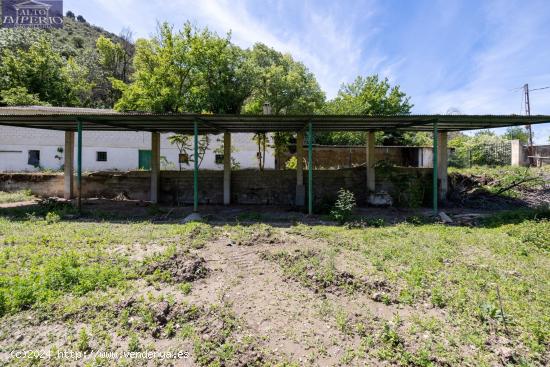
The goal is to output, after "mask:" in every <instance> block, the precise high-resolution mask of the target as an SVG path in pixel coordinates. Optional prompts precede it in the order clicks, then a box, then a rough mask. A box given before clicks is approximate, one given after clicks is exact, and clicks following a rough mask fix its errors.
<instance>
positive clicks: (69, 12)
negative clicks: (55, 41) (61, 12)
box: [65, 10, 75, 20]
mask: <svg viewBox="0 0 550 367" xmlns="http://www.w3.org/2000/svg"><path fill="white" fill-rule="evenodd" d="M65 16H66V17H67V18H71V19H73V20H74V19H75V15H74V13H73V12H72V11H70V10H68V11H67V13H66V14H65Z"/></svg>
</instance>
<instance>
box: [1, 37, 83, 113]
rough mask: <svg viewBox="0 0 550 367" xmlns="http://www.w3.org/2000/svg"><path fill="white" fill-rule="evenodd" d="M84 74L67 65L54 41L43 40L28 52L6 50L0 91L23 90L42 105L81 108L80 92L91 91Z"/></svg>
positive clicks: (2, 60)
mask: <svg viewBox="0 0 550 367" xmlns="http://www.w3.org/2000/svg"><path fill="white" fill-rule="evenodd" d="M85 73H86V71H85V70H83V69H82V68H79V67H78V66H77V65H75V64H74V63H71V62H69V63H67V62H66V61H65V60H64V59H63V58H62V57H61V56H60V55H59V54H58V53H57V52H55V51H54V50H53V49H52V45H51V41H50V40H49V39H48V38H46V37H42V38H41V39H40V40H38V41H37V42H35V43H33V44H32V45H31V46H30V48H29V49H28V51H27V50H25V49H16V50H10V49H4V52H3V54H2V58H1V60H0V75H1V77H0V90H13V88H24V89H25V90H26V91H27V93H28V94H30V95H34V96H36V97H38V99H39V101H41V102H46V103H50V104H52V105H57V106H64V105H68V106H74V105H82V101H81V100H80V99H79V98H80V97H81V94H80V93H81V92H83V91H84V90H86V89H88V86H86V80H85ZM77 77H78V79H77ZM19 90H20V91H21V90H22V89H19Z"/></svg>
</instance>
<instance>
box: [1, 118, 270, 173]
mask: <svg viewBox="0 0 550 367" xmlns="http://www.w3.org/2000/svg"><path fill="white" fill-rule="evenodd" d="M82 135H83V136H82V141H83V148H82V169H83V170H84V171H110V170H118V171H128V170H136V169H138V164H139V150H150V149H151V133H148V132H133V131H132V132H95V131H84V132H83V134H82ZM170 135H172V134H162V135H161V157H164V158H165V159H163V160H162V163H161V165H162V168H163V169H179V164H178V155H179V151H178V149H177V148H176V147H175V146H174V145H172V144H170V142H169V141H168V137H169V136H170ZM222 141H223V136H222V135H217V136H216V135H210V147H209V150H208V151H207V152H206V154H205V157H204V159H203V162H202V164H201V168H202V169H223V165H221V164H216V163H215V153H214V150H215V149H216V148H218V147H220V146H221V144H222ZM64 144H65V138H64V133H63V132H60V131H51V130H40V129H26V128H15V127H4V126H0V172H21V171H29V172H33V171H39V170H40V169H51V170H59V169H61V167H62V165H63V159H58V158H56V155H57V156H60V157H61V158H62V157H63V154H62V153H61V154H60V153H59V152H58V149H59V148H61V149H63V147H64ZM231 145H232V147H233V149H234V152H233V153H232V157H233V158H234V160H236V161H237V162H238V163H239V164H240V167H241V168H255V167H257V166H258V163H257V158H256V152H257V147H256V144H255V143H254V142H253V141H252V134H232V143H231ZM29 150H40V167H34V166H32V165H29V164H27V162H28V155H29ZM98 151H103V152H107V162H98V161H97V160H96V153H97V152H98ZM188 153H189V154H190V155H192V150H191V151H189V152H188ZM75 159H76V154H75ZM274 165H275V159H274V157H273V153H272V150H271V149H268V151H267V153H266V163H265V168H273V167H274ZM192 168H193V167H192V164H190V165H185V164H184V165H183V166H182V169H192Z"/></svg>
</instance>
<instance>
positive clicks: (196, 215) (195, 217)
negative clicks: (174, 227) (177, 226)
mask: <svg viewBox="0 0 550 367" xmlns="http://www.w3.org/2000/svg"><path fill="white" fill-rule="evenodd" d="M200 221H202V217H201V215H200V214H199V213H191V214H189V215H188V216H187V217H185V218H183V219H182V220H181V221H180V223H181V224H185V223H189V222H200Z"/></svg>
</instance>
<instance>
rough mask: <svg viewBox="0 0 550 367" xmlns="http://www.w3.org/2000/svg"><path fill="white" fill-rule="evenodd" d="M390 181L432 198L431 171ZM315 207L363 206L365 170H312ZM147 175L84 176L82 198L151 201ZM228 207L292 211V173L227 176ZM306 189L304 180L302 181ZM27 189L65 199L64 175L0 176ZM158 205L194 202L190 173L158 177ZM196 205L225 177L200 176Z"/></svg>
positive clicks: (385, 182) (390, 187)
mask: <svg viewBox="0 0 550 367" xmlns="http://www.w3.org/2000/svg"><path fill="white" fill-rule="evenodd" d="M393 172H394V178H393V180H389V179H388V175H387V174H385V173H384V172H381V171H378V170H377V172H376V186H377V189H378V190H379V189H383V190H386V191H388V192H390V194H392V195H400V193H399V192H398V191H399V190H401V189H400V188H396V187H395V182H396V181H401V180H400V179H396V178H395V177H396V176H395V175H405V176H408V177H418V178H420V180H421V181H420V182H421V184H422V185H425V186H427V190H426V192H425V195H424V196H425V199H426V200H428V199H429V198H430V191H429V186H430V185H429V182H430V180H431V170H430V169H418V168H397V169H395V171H393ZM313 183H314V197H315V203H316V205H322V204H324V203H329V202H332V201H334V199H335V198H336V193H337V191H338V190H339V189H340V188H345V189H348V190H350V191H352V192H354V194H355V196H356V200H357V202H358V204H359V205H363V204H364V203H365V202H366V199H367V198H366V169H365V168H351V169H342V170H315V171H314V172H313ZM149 186H150V173H149V172H145V171H134V172H125V173H114V172H99V173H93V174H86V175H84V176H83V185H82V192H83V197H106V198H113V197H115V196H117V195H118V194H120V193H124V194H125V195H126V196H127V197H128V198H130V199H135V200H149ZM231 186H232V187H231V201H232V203H234V204H268V205H270V204H274V205H289V206H290V205H294V200H295V193H296V190H295V188H296V171H294V170H266V171H263V172H259V171H257V170H236V171H233V172H232V174H231ZM306 186H307V180H306ZM21 189H30V190H31V191H32V192H33V193H35V194H36V195H39V196H46V197H47V196H59V197H61V196H63V175H61V174H43V173H4V174H0V190H1V191H16V190H21ZM160 201H161V202H164V203H170V204H191V203H192V202H193V172H191V171H182V172H179V171H161V174H160ZM199 201H200V203H201V204H222V203H223V171H213V170H201V171H200V172H199Z"/></svg>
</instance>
